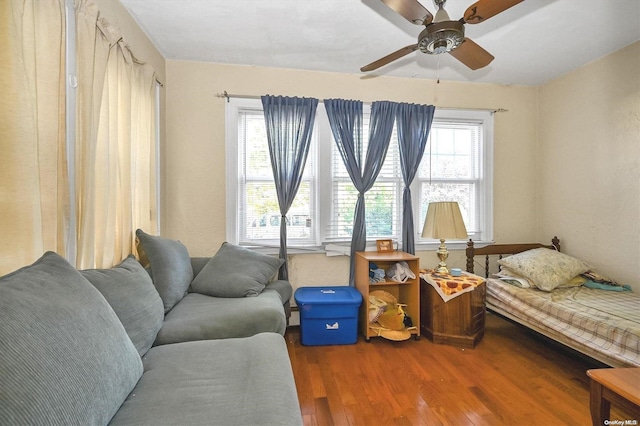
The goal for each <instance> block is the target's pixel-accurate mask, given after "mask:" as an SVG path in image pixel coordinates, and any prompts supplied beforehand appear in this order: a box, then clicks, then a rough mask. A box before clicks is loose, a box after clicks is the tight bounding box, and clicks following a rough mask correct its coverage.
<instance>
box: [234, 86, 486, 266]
mask: <svg viewBox="0 0 640 426" xmlns="http://www.w3.org/2000/svg"><path fill="white" fill-rule="evenodd" d="M247 108H256V109H260V110H262V101H261V100H260V99H248V98H228V99H227V103H226V114H225V116H226V117H225V144H226V156H225V157H226V159H225V161H226V164H225V166H226V175H227V177H228V178H227V179H226V240H227V241H230V242H237V241H238V227H237V215H236V213H237V211H238V197H237V191H238V179H237V176H238V163H239V161H238V160H239V158H238V149H237V140H238V120H237V117H238V111H239V110H240V109H247ZM316 119H317V120H318V123H323V125H319V126H318V127H317V129H315V131H317V136H318V139H319V140H327V136H329V135H327V136H325V134H324V133H323V132H327V131H328V132H330V131H331V130H330V127H329V123H328V121H329V120H328V117H327V114H326V112H325V110H324V105H323V104H322V103H321V102H320V103H319V104H318V111H317V112H316ZM434 119H452V120H455V119H457V120H460V119H472V120H478V121H482V122H483V124H484V125H483V135H482V137H483V143H482V145H481V146H482V152H481V153H480V155H481V157H482V161H483V169H482V174H483V176H482V189H481V193H482V194H484V197H481V199H480V200H479V205H478V208H479V210H480V222H481V223H482V224H483V225H482V229H483V234H482V239H481V240H474V245H476V246H479V247H480V246H483V245H485V244H488V243H490V242H491V241H492V239H493V136H494V131H493V124H494V123H493V112H491V111H486V110H461V109H444V108H437V109H436V111H435V114H434ZM318 145H319V146H318V148H317V149H318V166H317V167H318V170H317V172H318V175H317V182H318V186H319V187H325V188H328V187H331V170H330V169H331V147H330V146H326V145H327V144H322V145H321V146H320V144H318ZM425 155H428V152H425ZM326 185H329V186H326ZM418 185H419V184H418V180H417V179H414V181H413V182H412V185H411V192H412V194H414V197H415V194H418V193H419V189H418ZM315 203H316V204H315V205H316V206H318V208H319V212H318V213H317V220H318V224H319V226H317V227H316V232H317V233H318V234H322V229H325V228H324V226H325V225H326V224H327V223H328V221H329V220H330V217H329V216H330V209H322V208H320V206H325V205H330V204H331V191H316V200H315ZM413 208H414V218H417V217H419V216H418V211H419V203H418V202H416V200H415V199H414V203H413ZM422 225H423V224H422V223H417V221H416V222H414V227H415V232H416V234H418V235H417V237H416V244H415V249H416V252H417V251H432V250H435V249H437V247H438V246H439V242H437V241H425V240H422V239H421V238H420V236H419V234H420V232H421V231H422ZM321 237H322V235H317V241H320V239H321ZM394 242H395V243H396V245H398V243H397V241H394ZM327 245H331V246H333V247H334V248H335V247H344V248H345V250H337V251H339V252H342V253H341V254H343V253H344V252H347V253H348V247H349V242H331V243H328V242H327V243H323V244H322V245H321V246H309V247H293V246H289V247H288V253H289V254H301V253H327V255H330V254H334V255H336V254H338V253H337V252H336V251H334V252H333V253H330V252H329V251H327V250H326V249H325V246H327ZM466 245H467V242H466V241H451V242H447V247H448V248H449V249H451V250H462V249H464V248H466ZM253 248H254V249H256V250H258V251H261V252H268V253H277V252H278V248H277V247H262V246H261V247H253ZM375 249H376V247H375V241H368V242H367V248H366V250H367V251H369V250H375Z"/></svg>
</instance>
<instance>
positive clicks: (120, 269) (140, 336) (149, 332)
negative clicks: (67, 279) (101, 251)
mask: <svg viewBox="0 0 640 426" xmlns="http://www.w3.org/2000/svg"><path fill="white" fill-rule="evenodd" d="M80 273H81V274H82V275H83V276H84V277H85V278H86V279H88V280H89V282H90V283H91V284H93V285H94V287H95V288H97V289H98V290H99V291H100V293H102V295H103V296H104V298H105V299H107V302H109V305H111V307H112V308H113V310H114V311H115V312H116V314H117V315H118V318H119V319H120V322H122V325H123V326H124V329H125V330H126V332H127V334H128V335H129V338H130V339H131V341H132V342H133V344H134V346H135V347H136V349H137V350H138V353H139V354H140V356H142V355H144V354H145V353H147V351H148V350H149V349H150V348H151V346H152V345H153V342H154V341H155V340H156V335H157V334H158V331H160V328H161V327H162V322H163V321H164V305H163V304H162V299H160V295H159V294H158V291H157V290H156V288H155V287H154V286H153V282H152V281H151V277H149V273H148V272H147V271H146V270H145V269H144V268H143V267H142V265H141V264H140V262H138V261H137V260H136V259H135V257H133V255H131V256H129V257H127V258H126V259H125V260H123V261H122V263H120V264H119V265H118V266H114V267H113V268H110V269H90V270H85V271H80Z"/></svg>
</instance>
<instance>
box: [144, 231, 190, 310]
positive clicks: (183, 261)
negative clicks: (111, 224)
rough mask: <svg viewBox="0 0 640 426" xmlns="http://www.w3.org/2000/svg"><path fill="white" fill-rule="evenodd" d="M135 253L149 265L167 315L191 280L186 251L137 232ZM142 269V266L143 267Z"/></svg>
mask: <svg viewBox="0 0 640 426" xmlns="http://www.w3.org/2000/svg"><path fill="white" fill-rule="evenodd" d="M136 236H137V237H138V241H139V244H138V252H139V255H140V259H141V261H142V263H143V265H144V263H145V262H144V259H148V260H149V264H150V265H151V277H152V278H153V285H155V287H156V289H157V290H158V293H159V294H160V298H161V299H162V303H163V304H164V311H165V313H166V312H169V311H170V310H171V308H173V306H174V305H175V304H176V303H178V302H179V301H180V300H181V299H182V298H183V297H184V295H185V294H186V292H187V289H188V288H189V284H191V280H192V279H193V269H192V268H191V259H189V252H188V251H187V248H186V247H185V246H184V244H182V243H181V242H180V241H175V240H169V239H166V238H162V237H156V236H154V235H149V234H147V233H145V232H144V231H142V230H141V229H138V230H137V231H136ZM145 266H146V265H145Z"/></svg>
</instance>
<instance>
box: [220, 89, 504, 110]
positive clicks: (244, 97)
mask: <svg viewBox="0 0 640 426" xmlns="http://www.w3.org/2000/svg"><path fill="white" fill-rule="evenodd" d="M215 96H216V97H217V98H226V99H227V102H229V99H231V98H239V99H261V97H260V96H255V95H234V94H231V93H227V91H226V90H225V91H224V92H222V93H216V94H215ZM318 102H320V103H322V100H318ZM436 108H439V109H464V110H471V111H489V112H491V113H492V114H494V113H496V112H508V111H509V110H508V109H505V108H446V107H438V106H436Z"/></svg>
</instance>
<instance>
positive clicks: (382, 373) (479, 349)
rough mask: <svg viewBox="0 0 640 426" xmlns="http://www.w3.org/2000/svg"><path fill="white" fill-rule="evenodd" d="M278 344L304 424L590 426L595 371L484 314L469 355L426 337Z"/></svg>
mask: <svg viewBox="0 0 640 426" xmlns="http://www.w3.org/2000/svg"><path fill="white" fill-rule="evenodd" d="M285 338H286V341H287V347H288V349H289V354H290V356H291V364H292V368H293V372H294V376H295V379H296V386H297V389H298V398H299V401H300V407H301V410H302V413H303V421H304V424H305V425H320V426H325V425H345V426H347V425H429V426H432V425H455V426H459V425H491V426H495V425H514V424H517V425H525V426H526V425H554V426H555V425H563V424H566V425H588V424H590V422H591V420H590V414H589V380H588V378H587V376H586V370H588V369H589V368H601V367H602V365H601V364H600V363H598V362H597V361H593V360H589V359H585V358H583V357H578V356H576V355H575V354H573V353H569V352H566V351H564V350H562V349H559V348H558V347H557V346H554V345H551V344H548V342H546V341H545V340H542V339H541V338H538V337H536V336H535V335H533V334H532V333H531V332H529V331H527V330H526V329H524V328H522V327H520V326H517V325H515V324H513V323H511V322H509V321H507V320H505V319H503V318H501V317H498V316H495V315H493V314H490V313H489V314H487V318H486V327H485V337H484V339H483V340H482V341H481V342H480V343H479V344H478V345H477V346H476V348H474V349H460V348H456V347H453V346H447V345H435V344H433V343H432V342H431V341H429V340H428V339H427V338H425V337H422V338H421V339H420V340H418V341H415V340H413V339H411V340H407V341H403V342H391V341H388V340H385V339H382V338H372V339H371V340H370V342H365V340H364V338H362V337H360V338H359V340H358V342H357V343H356V344H354V345H338V346H302V345H301V344H300V331H299V328H297V327H291V328H289V329H288V330H287V333H286V335H285ZM628 418H629V417H625V414H624V413H622V412H620V411H619V410H618V409H617V408H616V407H613V408H612V419H621V420H625V419H628Z"/></svg>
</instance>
